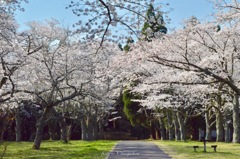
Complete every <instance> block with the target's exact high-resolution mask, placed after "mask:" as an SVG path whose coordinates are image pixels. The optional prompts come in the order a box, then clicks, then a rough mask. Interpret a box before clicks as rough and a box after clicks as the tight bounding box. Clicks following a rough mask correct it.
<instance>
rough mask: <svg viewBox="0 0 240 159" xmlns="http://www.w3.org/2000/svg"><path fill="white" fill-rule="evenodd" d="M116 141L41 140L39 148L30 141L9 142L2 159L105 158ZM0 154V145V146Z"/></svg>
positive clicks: (0, 151)
mask: <svg viewBox="0 0 240 159" xmlns="http://www.w3.org/2000/svg"><path fill="white" fill-rule="evenodd" d="M116 142H117V141H105V140H99V141H92V142H87V141H70V142H69V143H68V144H64V143H62V142H60V141H43V142H42V144H41V149H40V150H33V149H32V143H31V142H9V143H4V144H8V146H7V151H6V153H5V155H4V157H3V159H8V158H9V159H18V158H24V159H27V158H29V159H30V158H31V159H56V158H58V159H78V158H79V159H105V158H106V156H107V154H108V152H109V151H111V150H112V148H113V146H114V145H115V144H116ZM0 148H1V149H0V156H1V153H2V147H0Z"/></svg>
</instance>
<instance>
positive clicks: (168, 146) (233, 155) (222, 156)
mask: <svg viewBox="0 0 240 159" xmlns="http://www.w3.org/2000/svg"><path fill="white" fill-rule="evenodd" d="M152 142H154V143H155V144H157V145H158V146H159V147H160V148H161V149H162V150H163V151H164V152H166V153H167V154H169V155H170V156H171V157H172V158H173V159H196V158H197V159H239V158H240V154H239V150H240V144H232V143H214V142H208V143H207V152H203V142H198V141H187V142H176V141H152ZM211 145H217V152H214V151H213V148H211ZM193 146H199V148H197V152H194V149H193Z"/></svg>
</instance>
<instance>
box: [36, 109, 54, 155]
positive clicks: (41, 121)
mask: <svg viewBox="0 0 240 159" xmlns="http://www.w3.org/2000/svg"><path fill="white" fill-rule="evenodd" d="M52 108H53V107H52V106H47V107H46V108H45V109H44V111H43V114H42V116H41V117H40V118H39V120H38V121H37V125H36V127H37V131H36V136H35V139H34V143H33V149H36V150H39V149H40V145H41V142H42V136H43V128H44V126H45V121H46V119H47V117H48V116H49V114H50V112H51V110H52Z"/></svg>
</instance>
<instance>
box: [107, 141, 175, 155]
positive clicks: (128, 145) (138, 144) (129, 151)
mask: <svg viewBox="0 0 240 159" xmlns="http://www.w3.org/2000/svg"><path fill="white" fill-rule="evenodd" d="M107 159H171V157H170V156H168V155H167V154H165V153H164V152H163V151H162V150H161V149H159V147H158V146H157V145H155V144H154V143H150V142H144V141H120V142H118V143H117V145H116V146H115V147H114V149H113V150H112V151H111V152H110V153H109V154H108V157H107Z"/></svg>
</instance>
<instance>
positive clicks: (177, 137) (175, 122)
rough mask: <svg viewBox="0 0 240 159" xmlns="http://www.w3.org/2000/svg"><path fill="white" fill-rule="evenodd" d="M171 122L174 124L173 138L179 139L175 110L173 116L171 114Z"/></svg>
mask: <svg viewBox="0 0 240 159" xmlns="http://www.w3.org/2000/svg"><path fill="white" fill-rule="evenodd" d="M173 124H174V132H175V140H176V141H180V140H181V137H180V132H179V124H178V120H177V116H176V113H175V112H174V116H173Z"/></svg>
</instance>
